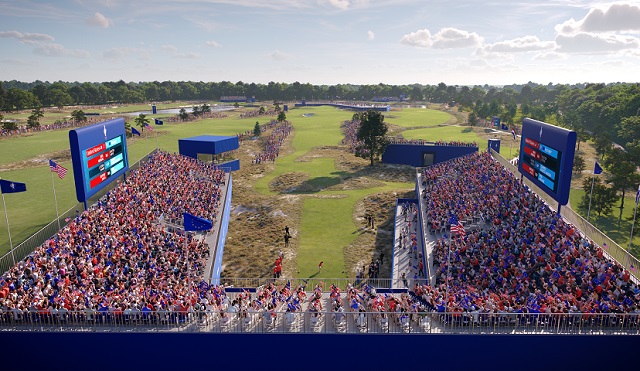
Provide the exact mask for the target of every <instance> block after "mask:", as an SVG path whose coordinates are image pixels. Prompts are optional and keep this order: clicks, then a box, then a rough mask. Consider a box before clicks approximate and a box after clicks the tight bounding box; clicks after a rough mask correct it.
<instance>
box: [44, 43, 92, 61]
mask: <svg viewBox="0 0 640 371" xmlns="http://www.w3.org/2000/svg"><path fill="white" fill-rule="evenodd" d="M33 52H34V53H36V54H38V55H44V56H47V57H74V58H86V57H88V56H89V52H87V51H85V50H80V49H67V48H65V47H64V46H62V45H60V44H42V45H38V46H37V47H36V48H35V49H33Z"/></svg>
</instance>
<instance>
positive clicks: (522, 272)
mask: <svg viewBox="0 0 640 371" xmlns="http://www.w3.org/2000/svg"><path fill="white" fill-rule="evenodd" d="M228 176H229V174H225V172H224V171H223V170H221V169H219V168H217V167H214V166H211V165H206V164H204V163H201V162H199V161H198V160H195V159H192V158H188V157H184V156H180V155H172V154H168V153H164V152H157V153H154V154H153V155H151V156H150V157H149V160H148V162H147V163H146V164H145V165H144V166H141V167H140V168H139V169H138V170H137V171H135V172H133V173H132V174H130V176H129V177H128V178H127V179H126V181H124V182H122V183H120V184H119V185H118V186H117V187H116V188H115V189H113V190H111V191H110V192H108V193H107V194H106V195H105V196H104V197H103V198H101V199H100V200H99V201H98V202H97V203H96V204H95V205H94V206H92V207H91V208H90V209H89V210H87V211H85V212H83V213H82V214H80V215H78V216H77V217H76V218H75V219H74V220H73V221H71V222H70V223H69V225H68V226H66V227H64V228H63V229H61V230H60V231H59V232H58V233H57V234H56V236H54V237H52V238H50V239H49V240H47V241H46V242H45V243H44V244H43V245H42V246H40V247H39V248H38V249H36V251H35V252H34V253H32V254H31V255H29V256H28V257H27V258H26V259H24V260H23V261H21V262H20V263H18V264H17V265H15V266H14V267H13V268H11V269H10V270H9V271H7V272H6V273H5V274H4V275H3V276H2V281H0V297H1V300H2V302H1V304H2V316H1V317H0V318H1V325H2V328H4V329H12V330H28V331H34V330H36V331H68V330H82V331H87V330H88V331H104V330H108V331H129V330H131V329H135V330H137V331H168V332H173V331H197V332H201V331H204V332H220V333H226V332H231V333H234V332H243V333H245V332H249V333H250V332H255V333H271V332H276V333H317V332H319V333H363V334H364V333H367V334H375V333H493V334H497V333H525V334H526V333H536V334H545V333H547V334H548V333H555V334H558V333H561V334H638V332H639V331H640V324H639V323H638V321H639V315H640V310H639V307H638V302H639V299H640V290H639V289H638V285H637V281H636V280H635V277H633V276H632V275H631V274H630V272H629V271H628V270H625V269H623V268H622V266H621V265H620V264H618V263H617V262H615V261H613V260H611V259H608V258H607V256H605V252H604V251H603V249H602V248H600V247H598V246H596V245H595V244H594V243H593V242H592V241H590V240H589V239H588V238H587V237H586V236H584V235H583V234H582V233H580V231H578V230H576V229H575V227H574V226H572V225H571V224H569V223H567V222H566V221H564V220H563V219H562V218H561V217H560V216H559V215H557V214H555V213H554V212H553V211H551V209H550V208H549V207H548V205H546V204H545V203H544V201H542V200H541V199H540V198H538V197H537V196H536V195H535V194H534V193H532V192H531V191H530V190H529V189H528V188H527V186H525V185H524V184H523V183H521V182H520V181H519V180H517V179H516V178H515V177H514V176H513V174H512V173H510V172H509V171H508V170H506V169H505V168H504V167H503V166H502V165H501V164H500V163H498V162H497V161H495V160H494V159H493V158H492V157H491V155H489V154H488V153H475V154H472V155H468V156H465V157H461V158H458V159H455V160H451V161H448V162H443V163H440V164H437V165H434V166H432V167H429V168H424V169H418V170H417V172H416V199H408V200H398V203H397V207H396V224H395V225H396V238H394V241H396V244H395V245H394V248H393V257H392V259H393V267H394V268H393V274H392V277H391V278H369V279H365V278H364V277H357V278H356V279H355V280H349V279H344V280H325V282H321V281H318V280H303V279H296V280H294V279H291V278H289V279H280V280H273V279H253V280H244V281H243V280H240V279H236V280H233V279H223V280H222V283H221V284H211V282H212V277H210V276H208V275H207V274H205V272H210V271H211V270H212V269H211V265H212V262H213V260H214V259H213V258H212V254H215V253H216V252H215V248H214V247H215V246H209V244H207V243H206V241H210V239H207V237H206V236H203V235H194V234H185V233H184V231H183V230H182V228H181V226H180V215H182V213H183V212H189V213H193V214H195V215H198V216H201V217H205V218H209V219H211V220H214V221H218V222H219V220H220V210H221V207H222V203H223V200H222V199H221V194H224V193H226V192H224V187H225V185H226V184H230V181H228V180H227V179H229V178H228ZM452 218H455V219H456V220H459V221H460V224H459V225H460V226H462V227H461V229H458V233H457V234H456V236H452V234H453V233H452V231H451V230H450V227H451V224H452V223H453V222H452ZM217 224H218V227H217V228H220V223H217ZM453 224H455V225H458V224H457V223H453ZM547 226H548V227H547ZM461 231H462V232H461ZM213 241H215V239H214V240H213ZM213 244H215V242H213ZM403 273H404V276H403ZM216 283H217V282H216ZM574 287H575V290H574ZM578 290H580V291H579V292H578Z"/></svg>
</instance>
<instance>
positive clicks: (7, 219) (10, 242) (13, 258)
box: [0, 192, 16, 265]
mask: <svg viewBox="0 0 640 371" xmlns="http://www.w3.org/2000/svg"><path fill="white" fill-rule="evenodd" d="M0 193H2V205H3V206H4V218H5V220H6V221H7V234H8V235H9V248H10V250H9V251H11V260H13V265H16V257H15V256H14V255H13V242H12V241H11V230H10V229H9V216H7V204H6V202H5V201H4V193H3V192H0Z"/></svg>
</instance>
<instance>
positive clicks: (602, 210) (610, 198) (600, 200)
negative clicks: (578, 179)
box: [578, 177, 618, 216]
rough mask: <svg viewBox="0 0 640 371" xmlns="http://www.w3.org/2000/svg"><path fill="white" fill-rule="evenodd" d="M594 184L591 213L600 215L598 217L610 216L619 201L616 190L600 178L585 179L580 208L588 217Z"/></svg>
mask: <svg viewBox="0 0 640 371" xmlns="http://www.w3.org/2000/svg"><path fill="white" fill-rule="evenodd" d="M592 182H593V196H592V197H591V212H592V213H593V212H595V213H598V216H601V215H609V214H611V211H612V210H613V203H614V202H616V200H617V199H618V195H617V194H616V190H615V189H613V188H609V187H607V186H606V184H604V182H603V181H602V180H601V178H600V177H595V179H593V178H584V180H583V181H582V189H583V190H584V195H582V198H581V199H580V203H579V204H578V208H579V209H580V210H581V211H582V212H583V213H584V215H587V213H588V212H589V195H590V194H591V184H592Z"/></svg>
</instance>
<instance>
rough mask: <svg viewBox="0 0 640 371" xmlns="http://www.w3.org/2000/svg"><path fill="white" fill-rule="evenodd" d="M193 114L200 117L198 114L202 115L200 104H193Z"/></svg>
mask: <svg viewBox="0 0 640 371" xmlns="http://www.w3.org/2000/svg"><path fill="white" fill-rule="evenodd" d="M191 114H192V115H193V116H194V117H198V116H200V115H201V114H202V112H201V111H200V107H198V106H193V108H192V111H191Z"/></svg>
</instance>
